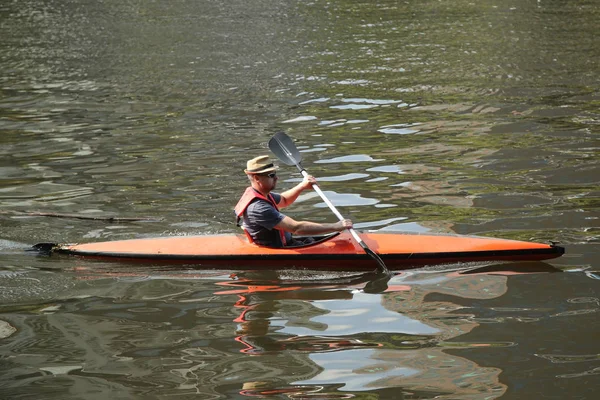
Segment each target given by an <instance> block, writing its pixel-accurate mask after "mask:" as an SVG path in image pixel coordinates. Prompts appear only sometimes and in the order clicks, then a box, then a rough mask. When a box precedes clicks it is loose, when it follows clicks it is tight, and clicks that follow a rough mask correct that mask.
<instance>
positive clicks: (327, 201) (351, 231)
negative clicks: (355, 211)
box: [296, 164, 390, 275]
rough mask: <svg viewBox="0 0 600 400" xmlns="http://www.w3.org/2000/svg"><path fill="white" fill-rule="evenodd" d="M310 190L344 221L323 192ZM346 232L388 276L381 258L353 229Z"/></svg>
mask: <svg viewBox="0 0 600 400" xmlns="http://www.w3.org/2000/svg"><path fill="white" fill-rule="evenodd" d="M296 166H297V167H298V169H299V170H300V173H301V174H302V176H303V177H305V178H306V177H307V176H308V172H306V170H305V169H304V168H302V167H301V166H300V165H299V164H297V165H296ZM312 188H313V189H314V190H315V192H317V193H318V195H319V196H321V199H323V201H324V202H325V204H327V206H328V207H329V209H330V210H331V211H332V212H333V213H334V214H335V216H336V217H338V219H339V220H340V221H342V220H344V217H343V216H342V214H340V212H339V211H338V210H337V208H335V206H334V205H333V203H332V202H331V201H329V199H328V198H327V196H325V193H323V191H322V190H321V188H320V187H319V185H317V184H316V183H313V184H312ZM348 231H350V234H351V235H352V237H353V238H354V240H356V242H357V243H358V244H359V245H360V247H362V248H363V250H364V251H365V253H367V254H368V255H369V256H371V258H373V259H374V260H375V261H377V264H379V266H380V267H381V271H382V272H383V273H385V274H387V275H389V274H390V271H389V270H388V269H387V266H386V265H385V263H384V262H383V260H382V259H381V257H379V256H378V255H377V253H375V252H374V251H373V250H371V249H370V248H369V246H367V244H366V243H365V242H363V240H362V239H361V238H360V236H358V233H356V231H355V230H354V229H353V228H350V229H348Z"/></svg>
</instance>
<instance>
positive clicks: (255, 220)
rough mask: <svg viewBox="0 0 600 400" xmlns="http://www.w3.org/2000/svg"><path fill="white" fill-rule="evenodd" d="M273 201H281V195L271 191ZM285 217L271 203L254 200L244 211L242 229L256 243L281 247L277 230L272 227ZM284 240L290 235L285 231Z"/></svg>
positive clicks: (287, 239) (288, 239)
mask: <svg viewBox="0 0 600 400" xmlns="http://www.w3.org/2000/svg"><path fill="white" fill-rule="evenodd" d="M271 194H272V195H273V199H274V200H275V203H276V204H277V203H279V202H280V201H281V196H280V195H279V194H277V193H271ZM283 218H285V215H284V214H282V213H280V212H279V211H277V209H275V207H273V206H272V205H271V203H269V202H266V201H264V200H260V199H257V200H254V201H253V202H252V203H250V205H249V206H248V207H247V208H246V211H244V216H243V219H244V223H243V226H244V229H246V231H248V233H249V234H250V236H252V239H253V240H254V242H255V243H256V244H259V245H262V246H271V247H283V243H281V237H280V236H279V232H278V231H277V230H275V229H273V228H275V226H276V225H277V224H278V223H280V222H281V220H283ZM285 237H286V242H289V241H290V240H291V238H292V235H291V234H290V233H288V232H285Z"/></svg>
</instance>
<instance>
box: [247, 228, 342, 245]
mask: <svg viewBox="0 0 600 400" xmlns="http://www.w3.org/2000/svg"><path fill="white" fill-rule="evenodd" d="M242 230H243V231H244V234H245V235H246V239H247V240H248V243H252V244H254V245H256V246H258V247H264V248H266V249H302V248H307V247H312V246H315V245H318V244H321V243H323V242H326V241H328V240H330V239H333V238H334V237H336V236H338V235H339V234H340V232H334V233H329V234H327V235H318V236H294V237H293V242H292V244H290V245H287V246H284V247H273V246H265V245H262V244H257V243H255V242H254V240H253V239H252V236H250V234H249V233H248V231H247V230H245V229H243V228H242Z"/></svg>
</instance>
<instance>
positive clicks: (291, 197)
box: [235, 156, 352, 247]
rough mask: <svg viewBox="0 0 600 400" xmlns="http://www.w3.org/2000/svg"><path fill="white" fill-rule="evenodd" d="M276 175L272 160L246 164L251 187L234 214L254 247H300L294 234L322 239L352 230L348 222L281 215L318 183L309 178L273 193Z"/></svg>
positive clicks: (262, 159)
mask: <svg viewBox="0 0 600 400" xmlns="http://www.w3.org/2000/svg"><path fill="white" fill-rule="evenodd" d="M276 171H277V167H276V166H274V165H273V163H272V162H271V161H270V160H269V156H259V157H256V158H253V159H252V160H249V161H248V162H247V163H246V169H245V170H244V172H245V173H246V175H247V176H248V179H249V180H250V187H248V188H247V189H246V191H245V192H244V194H243V195H242V198H241V199H240V201H239V202H238V204H237V205H236V206H235V214H236V216H237V218H238V223H239V221H240V219H243V225H242V227H243V228H244V229H245V230H246V232H247V233H248V235H249V236H250V237H251V239H252V241H254V243H256V244H259V245H262V246H270V247H284V246H286V245H288V246H289V245H297V244H298V243H297V241H296V240H295V239H293V238H292V234H294V235H320V234H325V233H332V232H341V231H343V230H344V229H350V228H352V221H350V220H349V219H345V220H343V221H338V222H335V223H327V224H320V223H317V222H310V221H296V220H294V219H292V218H290V217H288V216H286V215H284V214H282V213H280V212H279V209H280V208H285V207H288V206H289V205H291V204H292V203H294V201H296V199H297V198H298V196H299V195H300V193H302V192H303V191H304V190H305V189H308V188H311V187H312V184H313V183H316V180H315V178H314V177H312V176H308V177H306V178H304V180H303V181H302V182H301V183H299V184H298V185H296V186H294V187H293V188H291V189H289V190H287V191H285V192H283V193H281V194H277V193H271V191H272V190H273V189H275V187H276V186H277V172H276ZM295 242H296V243H295Z"/></svg>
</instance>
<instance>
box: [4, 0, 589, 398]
mask: <svg viewBox="0 0 600 400" xmlns="http://www.w3.org/2000/svg"><path fill="white" fill-rule="evenodd" d="M599 20H600V5H599V4H598V2H597V1H593V0H581V1H571V2H564V1H558V0H525V1H516V0H499V1H483V2H469V1H463V0H454V1H447V0H440V1H431V0H425V1H405V2H399V1H391V0H380V1H377V2H374V1H343V0H330V1H324V0H315V1H296V0H288V1H273V0H255V1H240V0H231V1H214V0H177V1H167V0H154V1H147V0H127V1H116V0H102V1H95V0H19V1H2V2H0V37H1V40H0V71H1V73H0V207H1V208H0V398H2V399H30V398H31V399H33V398H35V399H39V398H43V399H106V398H111V399H154V398H156V399H168V398H178V399H188V398H189V399H242V398H248V397H258V398H273V399H275V398H278V399H338V398H356V399H373V398H378V399H401V398H403V399H433V398H435V399H459V398H460V399H496V398H502V399H525V398H545V399H564V398H577V399H592V398H597V397H596V396H597V392H598V387H599V384H600V363H599V360H600V346H599V344H598V343H599V341H598V337H599V333H600V324H599V322H598V321H599V318H598V312H599V310H600V289H599V287H600V286H599V284H598V283H599V281H598V279H599V278H600V264H599V263H598V258H599V255H600V245H599V235H600V229H599V227H600V222H599V220H598V218H599V217H600V213H599V205H600V203H599V200H598V195H599V192H600V190H599V188H600V184H599V182H600V179H599V177H600V157H599V141H598V134H599V132H600V130H599V128H598V126H599V123H600V112H599V105H600V89H599V80H598V73H599V71H600V65H599V63H600V39H599V38H600V36H599V35H598V34H597V25H598V21H599ZM281 130H282V131H285V132H286V133H287V134H289V135H290V136H292V137H293V138H294V139H295V140H296V143H297V145H298V147H299V148H300V149H301V150H302V155H303V158H304V166H305V167H306V168H307V170H308V171H309V172H310V173H311V174H312V175H314V176H316V177H317V179H318V180H319V181H320V183H321V187H322V189H323V190H324V191H325V192H326V193H327V195H328V196H330V198H331V199H332V200H333V202H334V204H336V205H337V206H338V207H339V209H340V211H341V212H342V214H344V215H346V216H349V217H350V218H352V219H353V220H354V221H355V223H356V227H357V228H358V229H359V230H360V229H371V230H384V231H411V232H432V233H458V234H477V235H484V236H492V237H503V238H514V239H520V240H530V241H541V242H547V241H556V242H560V243H561V245H563V246H565V248H566V251H567V253H566V254H565V255H564V256H563V257H561V258H560V259H556V260H552V261H550V262H548V263H534V264H531V263H506V264H497V263H489V264H487V265H485V266H482V265H462V264H458V265H445V266H427V267H425V268H421V269H416V270H411V271H407V272H403V273H398V274H396V275H395V276H394V277H393V278H392V279H391V280H390V281H389V282H388V287H387V289H386V290H385V291H384V292H377V291H374V292H375V293H371V292H373V291H372V290H368V291H365V290H364V288H365V287H366V285H367V284H368V280H367V277H365V276H361V275H352V274H349V273H341V272H331V273H323V272H321V273H317V272H313V271H283V270H274V271H268V272H265V271H263V272H256V271H251V270H250V271H248V270H244V271H238V270H237V269H236V266H234V265H232V266H231V268H230V269H223V270H218V271H215V270H208V271H203V270H201V269H198V268H194V267H192V266H179V267H170V268H167V267H164V266H160V265H139V264H138V265H127V264H106V263H101V262H92V261H83V260H78V259H74V258H69V257H56V256H54V257H46V256H38V255H35V254H32V253H30V252H25V251H24V250H25V249H26V248H28V247H29V246H31V245H32V244H34V243H37V242H48V241H50V242H59V243H62V242H86V241H100V240H114V239H123V238H139V237H150V236H171V235H194V234H216V233H234V232H236V233H237V232H238V228H236V227H235V225H234V224H233V219H232V207H233V205H234V204H235V202H236V201H237V199H238V197H239V195H240V194H241V192H242V191H243V189H244V188H245V186H246V183H247V181H246V178H245V176H244V175H243V173H242V170H243V168H244V166H245V161H246V160H247V159H248V158H251V157H253V156H256V155H260V154H268V149H267V145H266V143H267V141H268V140H269V138H270V137H271V136H272V135H273V134H274V133H275V132H277V131H281ZM279 175H280V176H281V178H280V187H281V188H286V187H289V186H291V185H293V184H294V182H296V181H297V180H298V179H299V178H298V177H299V176H298V174H297V172H296V171H295V169H294V168H293V167H285V166H284V167H282V168H281V169H280V171H279ZM33 213H47V214H53V215H59V216H61V217H58V218H57V217H51V216H40V215H34V214H33ZM69 214H77V215H79V216H87V217H99V218H105V219H104V220H91V219H78V218H72V217H69ZM289 215H290V216H292V217H294V218H297V219H311V220H315V221H333V220H335V217H333V216H332V215H331V212H330V211H329V209H328V208H327V207H326V206H325V205H324V204H323V203H322V202H321V201H320V200H319V199H318V197H317V196H316V195H315V194H314V193H305V194H304V195H302V196H301V198H300V199H299V200H298V202H297V203H296V205H295V206H294V207H293V208H292V209H290V211H289ZM108 218H117V219H113V220H109V219H108ZM118 218H123V220H119V219H118ZM126 218H134V219H135V218H137V219H139V220H138V221H129V220H126ZM594 393H596V394H595V395H594Z"/></svg>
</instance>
